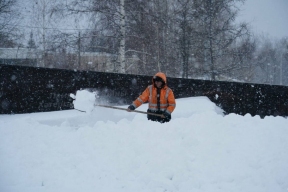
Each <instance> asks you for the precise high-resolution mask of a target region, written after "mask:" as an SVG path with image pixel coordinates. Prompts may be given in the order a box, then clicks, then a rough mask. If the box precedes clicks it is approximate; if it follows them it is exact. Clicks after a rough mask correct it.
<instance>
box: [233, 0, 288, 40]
mask: <svg viewBox="0 0 288 192" xmlns="http://www.w3.org/2000/svg"><path fill="white" fill-rule="evenodd" d="M241 9H242V11H241V13H240V15H239V17H240V19H241V20H245V21H246V22H248V23H249V24H250V26H251V27H252V29H253V31H254V32H256V33H258V34H262V33H263V34H269V36H271V37H276V38H282V37H288V0H246V2H245V4H244V5H243V6H242V7H241Z"/></svg>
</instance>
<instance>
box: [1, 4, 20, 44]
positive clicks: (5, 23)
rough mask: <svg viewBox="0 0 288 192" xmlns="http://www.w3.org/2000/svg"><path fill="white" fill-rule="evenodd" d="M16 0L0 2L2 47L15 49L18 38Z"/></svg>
mask: <svg viewBox="0 0 288 192" xmlns="http://www.w3.org/2000/svg"><path fill="white" fill-rule="evenodd" d="M18 16H19V14H18V12H17V9H16V0H1V1H0V47H14V46H15V45H16V43H15V38H16V37H17V36H18V35H17V32H18V29H17V26H16V20H15V19H16V18H17V17H18Z"/></svg>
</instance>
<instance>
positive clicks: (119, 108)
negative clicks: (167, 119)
mask: <svg viewBox="0 0 288 192" xmlns="http://www.w3.org/2000/svg"><path fill="white" fill-rule="evenodd" d="M94 106H98V107H105V108H110V109H118V110H123V111H128V110H127V109H125V108H121V107H113V106H108V105H94ZM130 112H135V113H143V114H148V115H154V116H158V117H162V118H163V115H161V114H155V113H149V112H144V111H138V110H131V111H130Z"/></svg>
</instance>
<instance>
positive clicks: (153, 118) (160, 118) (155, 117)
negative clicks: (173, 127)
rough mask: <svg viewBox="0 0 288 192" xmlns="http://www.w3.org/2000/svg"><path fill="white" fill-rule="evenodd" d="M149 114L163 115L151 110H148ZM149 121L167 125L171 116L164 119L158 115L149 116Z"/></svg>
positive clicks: (160, 112)
mask: <svg viewBox="0 0 288 192" xmlns="http://www.w3.org/2000/svg"><path fill="white" fill-rule="evenodd" d="M147 112H148V113H155V114H160V115H162V114H163V111H151V110H150V109H148V110H147ZM147 119H148V120H151V121H157V122H160V123H166V122H169V121H170V120H171V115H170V116H169V117H166V118H162V117H159V116H156V115H150V114H147Z"/></svg>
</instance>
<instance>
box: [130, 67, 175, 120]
mask: <svg viewBox="0 0 288 192" xmlns="http://www.w3.org/2000/svg"><path fill="white" fill-rule="evenodd" d="M147 101H148V102H149V104H148V110H147V112H148V113H149V114H148V115H147V118H148V120H151V121H158V122H160V123H165V122H169V121H170V120H171V114H172V112H173V111H174V109H175V107H176V101H175V97H174V94H173V91H172V90H171V89H170V88H169V87H168V86H167V79H166V75H165V74H164V73H161V72H158V73H156V75H155V76H153V78H152V85H149V86H148V87H147V88H146V89H145V91H144V92H143V93H142V94H141V95H140V96H139V97H138V98H137V99H136V100H135V101H134V102H133V103H132V104H131V105H130V106H129V107H128V109H127V111H131V110H135V109H136V108H137V107H139V106H140V105H142V104H143V103H145V102H147ZM153 113H154V114H161V116H158V115H157V116H156V115H153Z"/></svg>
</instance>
